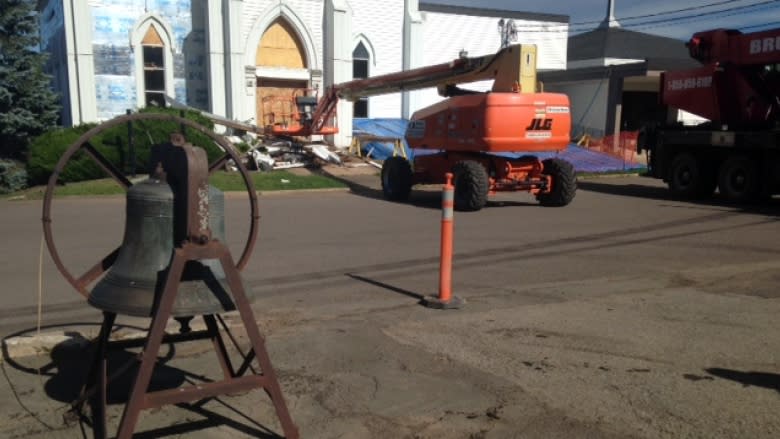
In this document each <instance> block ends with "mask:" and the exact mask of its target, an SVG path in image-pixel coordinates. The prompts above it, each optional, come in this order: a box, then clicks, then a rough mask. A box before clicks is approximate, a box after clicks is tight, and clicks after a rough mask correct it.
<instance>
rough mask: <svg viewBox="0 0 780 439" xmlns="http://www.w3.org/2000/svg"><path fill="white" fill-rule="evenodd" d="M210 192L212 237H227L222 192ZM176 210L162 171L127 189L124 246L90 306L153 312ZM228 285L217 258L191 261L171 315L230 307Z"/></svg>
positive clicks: (145, 313)
mask: <svg viewBox="0 0 780 439" xmlns="http://www.w3.org/2000/svg"><path fill="white" fill-rule="evenodd" d="M208 196H209V222H210V225H211V230H212V233H213V237H214V238H215V239H219V240H220V241H221V242H223V243H224V242H226V241H225V215H224V211H225V198H224V194H223V193H222V192H221V191H220V190H218V189H216V188H214V187H212V186H209V195H208ZM174 210H175V207H174V193H173V191H172V190H171V187H170V186H169V184H168V182H166V180H165V177H164V175H160V174H157V175H152V176H151V177H150V178H149V179H147V180H145V181H142V182H140V183H138V184H135V185H133V186H131V187H130V188H129V189H128V191H127V204H126V219H125V233H124V238H123V240H122V246H121V248H120V249H119V254H118V256H117V259H116V262H115V263H114V264H113V266H111V268H110V269H109V271H108V272H107V273H106V275H105V276H104V277H103V278H102V279H101V280H100V281H99V282H98V283H97V284H96V285H95V287H94V288H93V289H92V291H91V293H90V295H89V300H88V301H89V303H90V304H91V305H92V306H94V307H96V308H98V309H101V310H103V311H108V312H113V313H117V314H124V315H131V316H138V317H149V316H151V315H152V314H153V311H154V310H155V307H156V305H157V302H158V301H159V298H160V295H161V294H162V291H161V290H162V288H163V286H164V284H165V279H166V274H167V268H168V266H169V264H170V261H171V258H172V256H173V249H174V240H175V239H176V230H175V229H176V228H177V227H176V226H175V221H174ZM245 290H246V291H247V292H248V291H249V290H248V289H245ZM228 291H230V289H229V287H228V285H227V282H226V280H225V273H224V271H223V269H222V265H221V264H220V262H219V260H217V259H207V260H201V261H191V262H189V263H188V264H187V266H186V267H185V270H184V275H183V276H182V280H181V284H180V286H179V290H178V294H177V295H176V300H175V302H174V305H173V311H172V315H173V317H186V316H193V315H204V314H215V313H220V312H223V311H231V310H233V309H235V305H234V303H233V301H232V299H231V295H230V294H229V293H228Z"/></svg>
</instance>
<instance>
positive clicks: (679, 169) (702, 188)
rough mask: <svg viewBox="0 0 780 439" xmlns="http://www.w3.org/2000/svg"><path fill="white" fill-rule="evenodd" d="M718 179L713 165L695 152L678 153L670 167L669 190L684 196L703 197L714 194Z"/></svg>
mask: <svg viewBox="0 0 780 439" xmlns="http://www.w3.org/2000/svg"><path fill="white" fill-rule="evenodd" d="M716 183H717V180H716V178H715V175H714V172H713V170H712V168H711V167H709V166H707V165H706V164H705V163H702V162H701V161H700V160H698V159H697V158H696V157H695V156H694V155H693V154H691V153H688V152H683V153H680V154H677V155H676V156H675V157H674V159H673V160H672V165H671V166H670V168H669V190H670V191H671V192H672V194H674V195H676V196H678V197H682V198H703V197H707V196H710V195H712V192H713V191H714V190H715V185H716Z"/></svg>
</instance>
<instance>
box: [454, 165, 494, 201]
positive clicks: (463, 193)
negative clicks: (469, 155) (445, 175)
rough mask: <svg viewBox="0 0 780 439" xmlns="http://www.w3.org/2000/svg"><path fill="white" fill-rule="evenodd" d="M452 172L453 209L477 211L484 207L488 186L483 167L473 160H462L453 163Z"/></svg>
mask: <svg viewBox="0 0 780 439" xmlns="http://www.w3.org/2000/svg"><path fill="white" fill-rule="evenodd" d="M452 173H453V175H454V178H453V180H454V184H455V210H460V211H477V210H480V209H482V208H483V207H485V204H487V196H488V190H489V188H490V182H489V181H488V175H487V171H486V170H485V167H484V166H482V164H481V163H479V162H476V161H473V160H463V161H460V162H458V163H455V166H453V167H452Z"/></svg>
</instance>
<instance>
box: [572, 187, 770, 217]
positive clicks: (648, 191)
mask: <svg viewBox="0 0 780 439" xmlns="http://www.w3.org/2000/svg"><path fill="white" fill-rule="evenodd" d="M577 188H578V189H580V190H584V191H590V192H598V193H602V194H609V195H618V196H624V197H635V198H647V199H651V200H659V201H669V202H685V203H691V204H695V205H698V206H701V208H728V209H739V210H741V211H744V212H747V213H754V214H760V215H771V216H780V198H770V199H768V200H765V201H763V202H756V203H752V204H735V203H732V202H729V201H727V200H724V199H723V198H720V196H719V195H718V194H715V195H714V196H713V197H711V198H709V199H702V200H682V199H679V198H675V197H674V196H672V194H671V193H669V190H668V189H667V188H665V187H660V186H649V185H648V186H645V185H641V184H615V183H614V182H612V183H605V182H600V181H593V180H584V181H582V180H581V181H578V182H577Z"/></svg>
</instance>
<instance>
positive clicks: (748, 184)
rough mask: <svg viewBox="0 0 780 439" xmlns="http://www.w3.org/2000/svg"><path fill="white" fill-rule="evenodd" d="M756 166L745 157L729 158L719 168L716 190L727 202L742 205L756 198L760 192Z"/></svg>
mask: <svg viewBox="0 0 780 439" xmlns="http://www.w3.org/2000/svg"><path fill="white" fill-rule="evenodd" d="M759 178H760V176H759V174H758V166H757V164H756V162H755V161H753V160H751V159H750V158H748V157H745V156H731V157H729V158H727V159H726V160H725V161H724V162H723V164H722V165H721V166H720V172H719V173H718V188H719V189H720V193H721V195H722V196H723V197H725V198H726V199H727V200H729V201H734V202H738V203H744V202H749V201H754V200H756V199H757V198H758V196H759V192H760V190H761V182H760V181H759Z"/></svg>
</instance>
